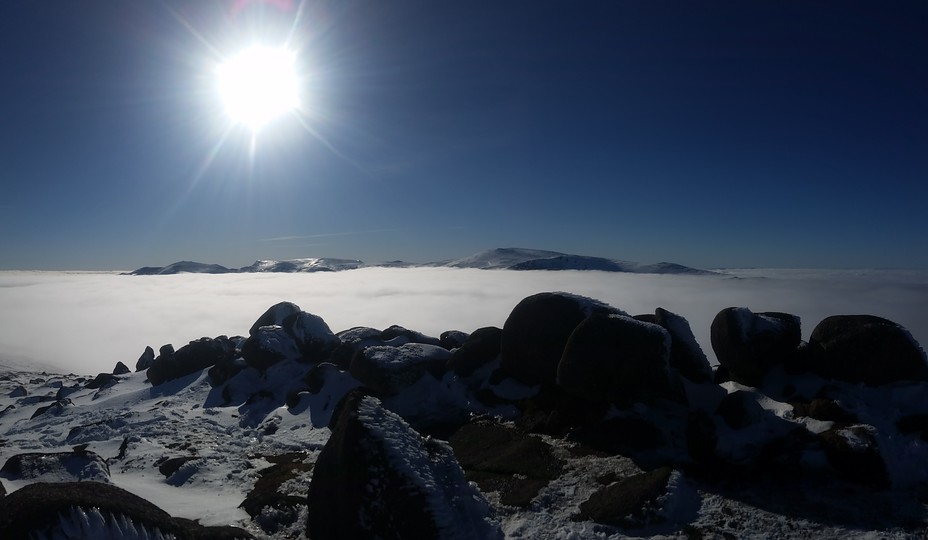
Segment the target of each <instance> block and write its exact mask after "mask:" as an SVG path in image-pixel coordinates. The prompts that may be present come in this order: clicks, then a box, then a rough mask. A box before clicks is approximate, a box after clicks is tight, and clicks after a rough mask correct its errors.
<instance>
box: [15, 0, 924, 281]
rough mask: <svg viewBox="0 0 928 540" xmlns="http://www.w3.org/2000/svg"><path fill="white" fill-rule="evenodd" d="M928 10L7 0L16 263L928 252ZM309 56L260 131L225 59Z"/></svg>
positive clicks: (886, 259) (801, 260) (902, 262)
mask: <svg viewBox="0 0 928 540" xmlns="http://www.w3.org/2000/svg"><path fill="white" fill-rule="evenodd" d="M925 28H928V3H925V2H923V1H916V0H912V1H907V2H898V1H879V2H877V1H873V2H840V3H836V2H813V1H806V0H803V1H769V2H766V1H758V2H753V1H752V2H741V1H738V2H735V1H713V2H668V1H660V0H658V1H620V0H616V1H583V2H549V1H544V0H539V1H515V0H513V1H508V0H507V1H477V2H471V1H468V2H464V1H451V2H425V1H403V2H383V1H374V0H367V1H351V0H348V1H344V2H336V1H331V2H312V1H306V2H303V3H301V2H300V1H299V0H273V1H263V2H262V1H258V0H251V1H249V0H238V1H232V2H200V1H193V0H188V1H178V0H163V1H161V2H154V1H153V2H129V1H103V0H84V1H81V2H53V1H48V2H44V1H43V2H35V1H25V0H13V1H9V2H3V3H2V4H0V70H2V73H3V74H4V75H3V81H2V84H0V194H2V195H0V269H132V268H136V267H139V266H144V265H163V264H168V263H170V262H174V261H177V260H182V259H187V260H196V261H201V262H214V263H219V264H223V265H226V266H243V265H246V264H249V263H251V262H252V261H254V260H255V259H259V258H274V259H286V258H297V257H316V256H324V257H347V258H360V259H363V260H365V261H367V262H378V261H384V260H392V259H403V260H407V261H415V262H426V261H434V260H440V259H446V258H451V257H459V256H464V255H468V254H470V253H473V252H476V251H480V250H483V249H487V248H492V247H503V246H519V247H531V248H540V249H551V250H557V251H564V252H570V253H578V254H587V255H597V256H604V257H612V258H619V259H626V260H633V261H640V262H646V263H649V262H657V261H673V262H678V263H681V264H687V265H690V266H698V267H721V266H730V267H744V266H761V267H917V268H926V267H928V212H926V209H925V206H926V201H928V187H926V180H928V35H926V33H925V32H924V29H925ZM257 41H260V42H262V43H267V44H272V45H278V44H283V43H287V44H288V45H289V46H290V47H291V48H293V49H294V50H296V52H297V54H298V70H299V72H300V75H301V78H302V83H303V84H302V87H301V103H302V104H303V105H302V108H301V110H300V111H297V112H295V113H294V114H290V115H285V116H284V117H281V118H279V119H277V120H276V121H275V122H273V123H272V124H271V125H268V126H266V128H265V129H264V130H262V131H261V133H260V134H259V135H258V137H257V138H256V139H254V141H253V138H252V134H251V133H250V132H249V131H248V130H247V129H245V128H243V127H241V126H232V127H230V126H229V124H228V120H227V119H226V118H225V117H224V115H223V111H222V107H221V104H220V103H219V100H218V95H217V92H216V89H215V82H214V73H215V66H216V64H217V62H219V61H221V60H222V59H223V58H225V57H228V56H231V55H233V54H235V53H236V52H237V51H238V50H239V49H241V48H243V47H246V46H247V45H249V44H252V43H255V42H257Z"/></svg>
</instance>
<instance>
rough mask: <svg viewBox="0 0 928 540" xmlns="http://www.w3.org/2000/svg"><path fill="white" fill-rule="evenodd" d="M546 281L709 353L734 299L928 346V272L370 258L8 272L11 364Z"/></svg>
mask: <svg viewBox="0 0 928 540" xmlns="http://www.w3.org/2000/svg"><path fill="white" fill-rule="evenodd" d="M544 291H566V292H571V293H576V294H581V295H585V296H590V297H593V298H596V299H599V300H602V301H604V302H607V303H609V304H612V305H613V306H615V307H618V308H620V309H622V310H625V311H627V312H628V313H630V314H633V315H634V314H639V313H653V311H654V309H655V308H657V307H658V306H660V307H663V308H665V309H668V310H670V311H673V312H675V313H678V314H680V315H683V316H684V317H686V318H687V319H688V320H689V322H690V325H691V326H692V328H693V332H694V333H695V335H696V339H697V340H698V341H699V343H700V344H701V345H702V347H703V349H704V350H705V352H706V354H707V355H708V356H709V359H710V361H711V362H712V363H713V364H714V363H716V362H715V355H714V353H713V352H712V348H711V346H710V342H709V326H710V324H711V322H712V319H713V318H714V317H715V315H716V313H718V312H719V311H720V310H721V309H723V308H725V307H729V306H743V307H748V308H750V309H752V310H754V311H784V312H788V313H793V314H796V315H799V316H800V317H801V318H802V327H803V338H804V339H807V338H808V336H809V333H810V332H811V331H812V329H813V328H814V327H815V325H816V324H817V323H818V322H819V321H820V320H822V319H823V318H825V317H826V316H829V315H838V314H871V315H878V316H881V317H885V318H888V319H890V320H893V321H895V322H898V323H900V324H902V325H903V326H905V327H906V328H908V329H909V331H910V332H911V333H912V334H913V336H914V337H915V339H917V340H918V341H919V343H921V344H922V345H923V346H925V345H928V309H926V306H928V271H892V270H866V271H864V270H856V271H850V270H779V269H778V270H726V271H724V273H723V274H721V275H716V276H686V275H646V274H621V273H608V272H591V271H558V272H546V271H527V272H519V271H510V270H474V269H451V268H362V269H359V270H350V271H343V272H335V273H314V274H224V275H202V274H180V275H169V276H128V275H120V274H116V273H89V272H88V273H81V272H0V371H3V370H4V368H7V369H20V370H21V369H30V370H46V371H58V372H65V373H75V374H81V375H92V374H96V373H98V372H109V371H111V370H112V369H113V367H114V366H115V364H116V362H117V361H122V362H123V363H125V364H126V365H128V366H129V367H130V368H134V367H135V362H136V360H137V359H138V357H139V355H140V354H141V353H142V351H143V350H144V349H145V346H146V345H150V346H151V347H152V348H154V349H155V351H156V352H157V350H158V348H159V347H160V346H161V345H164V344H166V343H171V344H173V345H174V347H175V348H178V347H180V346H182V345H184V344H186V343H187V342H189V341H190V340H193V339H197V338H200V337H204V336H206V337H215V336H218V335H222V334H225V335H230V336H232V335H245V334H247V332H248V329H249V327H250V326H251V325H252V323H254V321H255V320H256V319H257V318H258V317H259V316H260V315H261V314H262V313H263V312H264V311H265V310H266V309H267V308H268V307H270V306H271V305H273V304H275V303H277V302H280V301H283V300H287V301H291V302H294V303H296V304H297V305H299V306H300V307H301V308H302V309H303V310H305V311H308V312H310V313H314V314H316V315H319V316H320V317H322V318H323V319H325V321H326V322H327V323H328V324H329V327H331V329H332V330H333V331H335V332H338V331H340V330H344V329H347V328H350V327H353V326H371V327H374V328H381V329H382V328H386V327H387V326H390V325H393V324H399V325H401V326H404V327H406V328H410V329H413V330H418V331H421V332H424V333H426V334H430V335H434V336H438V335H439V334H441V332H443V331H445V330H462V331H465V332H471V331H473V330H475V329H477V328H479V327H482V326H498V327H502V326H503V323H505V321H506V318H507V317H508V316H509V313H510V312H511V311H512V308H513V307H515V305H516V304H517V303H518V302H519V301H520V300H522V299H523V298H524V297H526V296H529V295H531V294H534V293H538V292H544Z"/></svg>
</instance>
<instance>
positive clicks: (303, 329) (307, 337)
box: [243, 302, 341, 365]
mask: <svg viewBox="0 0 928 540" xmlns="http://www.w3.org/2000/svg"><path fill="white" fill-rule="evenodd" d="M265 327H280V328H281V329H282V330H283V331H284V332H285V333H286V334H287V335H288V336H289V337H290V338H291V340H292V341H293V343H294V344H295V345H296V348H297V350H298V351H299V352H300V357H301V359H302V360H303V361H306V362H322V361H325V360H327V359H328V357H329V356H330V355H331V354H332V352H333V351H334V350H335V349H336V347H338V345H339V344H341V340H339V339H338V337H337V336H336V335H335V334H333V333H332V330H331V329H330V328H329V325H328V324H326V322H325V321H324V320H322V317H319V316H318V315H313V314H312V313H307V312H305V311H303V310H301V309H300V306H298V305H296V304H294V303H292V302H280V303H278V304H274V305H273V306H271V307H270V308H268V310H267V311H265V312H264V313H263V314H262V315H261V316H260V317H258V320H257V321H255V323H254V324H253V325H251V328H250V329H249V330H248V336H249V337H248V340H247V341H246V343H245V344H244V345H243V349H244V347H246V346H247V347H248V348H249V352H252V353H254V352H256V343H255V342H256V341H258V342H260V341H262V339H268V338H269V336H267V335H266V334H267V331H265V330H262V328H265ZM262 334H264V335H262ZM274 339H278V340H279V339H280V338H274ZM265 345H267V344H266V343H265V344H260V345H259V346H258V347H257V348H261V347H264V348H265V349H267V348H268V347H265ZM270 348H271V349H274V348H275V347H270ZM243 354H244V350H243ZM271 356H273V355H271ZM269 360H270V358H269V357H265V358H263V359H260V360H256V363H258V364H264V363H267V362H268V361H269ZM249 363H250V362H249ZM273 363H275V362H270V363H268V365H270V364H273Z"/></svg>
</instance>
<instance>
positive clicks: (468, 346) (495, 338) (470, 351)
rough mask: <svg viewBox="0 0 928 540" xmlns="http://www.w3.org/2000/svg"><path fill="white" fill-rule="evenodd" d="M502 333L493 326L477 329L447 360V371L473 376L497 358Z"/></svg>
mask: <svg viewBox="0 0 928 540" xmlns="http://www.w3.org/2000/svg"><path fill="white" fill-rule="evenodd" d="M502 340H503V331H502V329H500V328H497V327H495V326H486V327H483V328H478V329H476V330H474V332H473V333H472V334H471V335H470V336H469V337H468V338H467V340H466V341H464V343H463V344H461V346H460V347H459V348H457V349H456V350H455V351H454V352H453V353H452V354H451V359H450V360H448V369H450V370H451V371H453V372H455V373H456V374H458V375H463V376H465V377H466V376H468V375H471V374H473V373H474V372H475V371H477V370H478V369H479V368H480V367H482V366H483V365H485V364H487V363H489V362H491V361H493V360H495V359H496V357H497V356H499V351H500V347H501V346H502Z"/></svg>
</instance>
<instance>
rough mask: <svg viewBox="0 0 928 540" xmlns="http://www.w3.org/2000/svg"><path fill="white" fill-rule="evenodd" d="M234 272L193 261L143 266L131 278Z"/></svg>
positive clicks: (218, 266)
mask: <svg viewBox="0 0 928 540" xmlns="http://www.w3.org/2000/svg"><path fill="white" fill-rule="evenodd" d="M229 272H236V270H230V269H228V268H226V267H225V266H220V265H218V264H205V263H198V262H193V261H179V262H176V263H174V264H169V265H167V266H145V267H143V268H139V269H138V270H136V271H134V272H130V273H131V274H132V275H133V276H163V275H167V274H228V273H229Z"/></svg>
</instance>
